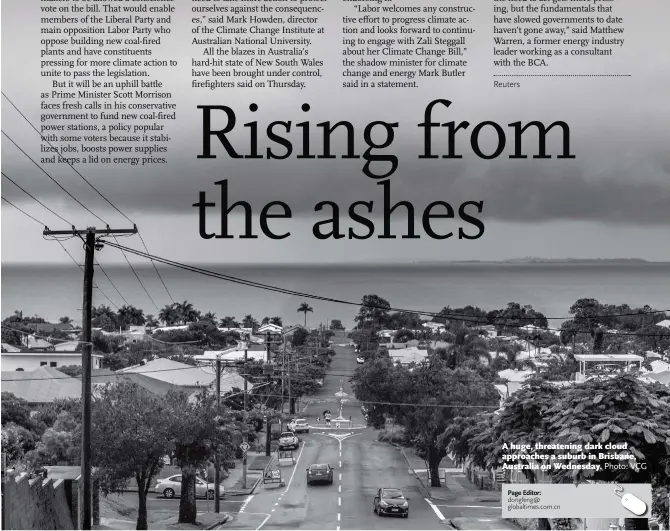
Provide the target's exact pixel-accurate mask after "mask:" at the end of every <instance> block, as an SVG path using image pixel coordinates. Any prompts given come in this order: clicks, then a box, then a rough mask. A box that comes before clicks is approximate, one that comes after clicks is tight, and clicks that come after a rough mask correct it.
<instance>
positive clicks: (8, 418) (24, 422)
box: [0, 391, 31, 428]
mask: <svg viewBox="0 0 670 531" xmlns="http://www.w3.org/2000/svg"><path fill="white" fill-rule="evenodd" d="M0 413H1V414H2V425H3V426H4V425H5V424H9V423H12V424H17V425H19V426H23V427H24V428H30V426H31V423H30V407H29V406H28V402H26V401H25V400H24V399H23V398H18V397H17V396H14V394H12V393H9V392H7V391H3V392H2V408H0Z"/></svg>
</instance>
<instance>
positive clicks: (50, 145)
mask: <svg viewBox="0 0 670 531" xmlns="http://www.w3.org/2000/svg"><path fill="white" fill-rule="evenodd" d="M2 95H3V97H4V98H5V99H6V100H7V101H8V102H9V104H10V105H11V106H12V107H14V109H15V110H16V112H18V113H19V115H20V116H21V118H23V119H24V120H25V121H26V122H27V123H28V125H30V127H31V128H32V129H33V130H34V131H35V132H36V133H37V134H38V135H40V138H41V140H42V141H43V142H45V143H46V144H47V145H48V146H49V147H51V149H52V150H53V152H54V153H56V154H57V155H58V157H60V159H61V160H62V161H64V162H65V163H66V164H67V165H68V166H70V168H72V170H73V171H74V172H75V173H76V174H77V175H78V176H79V177H80V178H81V179H82V180H83V181H84V182H85V183H86V184H88V185H89V186H90V187H91V188H92V189H93V190H95V192H96V193H97V194H98V195H99V196H100V197H102V198H103V199H104V200H105V201H106V202H107V203H108V204H109V205H110V206H111V207H112V208H113V209H114V210H116V211H117V212H118V213H119V214H121V215H122V216H123V217H124V218H125V219H126V220H128V221H129V222H130V223H132V224H133V225H135V226H137V224H136V223H135V222H134V221H133V220H132V219H130V218H129V217H128V216H127V215H126V214H124V213H123V212H122V211H121V210H120V209H119V208H118V207H117V206H116V205H115V204H114V203H112V202H111V201H110V200H109V199H107V197H106V196H104V195H103V194H102V192H101V191H100V190H98V189H97V188H96V187H95V186H93V184H92V183H91V182H90V181H89V180H88V179H86V177H84V176H83V175H82V174H81V172H79V170H77V168H75V167H74V166H73V165H72V163H71V162H70V161H69V160H68V159H67V158H65V157H64V156H63V155H62V154H61V153H60V152H59V151H58V150H57V149H56V148H55V147H54V146H53V144H51V142H49V140H47V139H46V138H44V137H43V136H42V133H40V131H39V130H38V129H37V127H35V126H34V125H33V123H32V122H31V121H30V120H29V119H28V117H27V116H26V115H25V114H23V112H21V110H20V109H19V108H18V107H17V106H16V105H15V104H14V102H13V101H12V100H10V99H9V97H8V96H7V94H5V93H4V92H2ZM98 219H99V218H98ZM101 221H102V220H101ZM137 235H138V236H139V237H140V241H141V242H142V245H143V246H144V250H145V251H146V252H147V253H148V252H149V248H148V247H147V244H146V243H145V242H144V238H143V237H142V234H141V233H140V231H139V229H138V231H137ZM152 264H153V266H154V270H155V271H156V274H157V275H158V278H159V279H160V281H161V283H162V284H163V287H164V288H165V291H166V292H167V294H168V297H169V298H170V300H171V301H172V302H173V303H174V302H175V301H174V299H173V298H172V295H171V294H170V291H169V290H168V288H167V285H166V284H165V281H164V280H163V277H162V275H161V274H160V272H159V271H158V268H157V267H156V264H155V263H153V262H152Z"/></svg>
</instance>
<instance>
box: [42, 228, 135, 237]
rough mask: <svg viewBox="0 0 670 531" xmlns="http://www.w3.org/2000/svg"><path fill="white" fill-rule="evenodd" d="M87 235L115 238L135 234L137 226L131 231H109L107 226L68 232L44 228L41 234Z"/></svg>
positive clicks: (72, 229) (73, 229) (74, 229)
mask: <svg viewBox="0 0 670 531" xmlns="http://www.w3.org/2000/svg"><path fill="white" fill-rule="evenodd" d="M89 233H93V234H95V235H96V236H97V235H100V236H115V235H117V234H137V225H135V226H134V227H133V228H132V229H110V228H109V226H108V227H107V228H104V229H96V228H95V227H90V228H87V229H76V228H74V227H72V228H71V229H70V230H50V229H49V227H44V231H42V234H43V235H44V236H83V235H86V234H89Z"/></svg>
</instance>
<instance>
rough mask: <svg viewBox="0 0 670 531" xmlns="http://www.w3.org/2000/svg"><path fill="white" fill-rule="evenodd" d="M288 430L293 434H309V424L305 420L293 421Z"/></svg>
mask: <svg viewBox="0 0 670 531" xmlns="http://www.w3.org/2000/svg"><path fill="white" fill-rule="evenodd" d="M287 428H288V429H289V431H292V432H293V433H309V424H307V421H306V420H305V419H293V420H292V421H291V422H290V423H289V425H288V426H287Z"/></svg>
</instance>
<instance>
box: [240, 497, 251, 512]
mask: <svg viewBox="0 0 670 531" xmlns="http://www.w3.org/2000/svg"><path fill="white" fill-rule="evenodd" d="M253 497H254V494H252V495H251V496H247V499H246V500H244V502H243V503H242V507H240V512H241V513H243V512H244V510H245V509H246V508H247V505H249V502H250V501H251V499H252V498H253Z"/></svg>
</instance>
